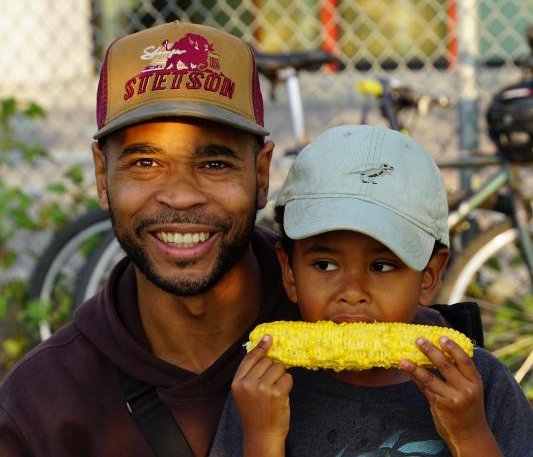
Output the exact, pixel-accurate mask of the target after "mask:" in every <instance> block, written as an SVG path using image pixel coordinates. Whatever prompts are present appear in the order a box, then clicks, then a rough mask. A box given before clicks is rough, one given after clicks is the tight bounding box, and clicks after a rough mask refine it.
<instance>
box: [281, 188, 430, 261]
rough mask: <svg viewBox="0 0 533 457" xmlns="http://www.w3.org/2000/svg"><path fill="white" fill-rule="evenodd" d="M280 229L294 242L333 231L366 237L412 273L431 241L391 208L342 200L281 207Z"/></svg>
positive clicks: (426, 257)
mask: <svg viewBox="0 0 533 457" xmlns="http://www.w3.org/2000/svg"><path fill="white" fill-rule="evenodd" d="M283 226H284V229H285V233H286V234H287V235H288V236H289V238H291V239H294V240H298V239H302V238H307V237H310V236H314V235H319V234H321V233H326V232H330V231H333V230H351V231H355V232H360V233H363V234H365V235H368V236H370V237H372V238H374V239H376V240H377V241H379V242H380V243H382V244H384V245H385V246H387V247H388V248H389V249H390V250H391V251H392V252H394V253H395V254H396V255H397V256H398V257H399V258H400V259H401V260H402V261H403V262H404V263H405V264H407V265H408V266H409V267H411V268H412V269H414V270H417V271H421V270H423V269H424V268H425V267H426V265H427V263H428V262H429V259H430V257H431V253H432V252H433V247H434V245H435V238H434V237H433V236H432V235H430V234H429V233H427V232H426V231H424V230H423V229H422V228H420V227H418V226H416V225H415V224H413V223H412V222H410V221H409V220H407V219H405V218H403V217H402V216H400V215H399V214H397V213H395V212H394V211H393V209H391V208H385V207H381V206H379V205H376V204H375V203H370V202H367V201H365V200H359V199H357V200H356V199H354V198H353V197H350V198H342V197H331V198H320V199H312V198H308V199H298V200H290V201H288V202H287V203H286V204H285V215H284V224H283Z"/></svg>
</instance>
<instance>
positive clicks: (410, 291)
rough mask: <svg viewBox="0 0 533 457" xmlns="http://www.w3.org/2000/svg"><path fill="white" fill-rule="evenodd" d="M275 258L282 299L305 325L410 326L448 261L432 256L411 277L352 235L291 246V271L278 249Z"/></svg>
mask: <svg viewBox="0 0 533 457" xmlns="http://www.w3.org/2000/svg"><path fill="white" fill-rule="evenodd" d="M278 257H279V260H280V263H281V265H282V270H283V281H284V285H285V289H286V290H287V294H288V296H289V298H290V299H291V300H292V301H294V302H297V303H298V304H299V307H300V311H301V314H302V318H303V320H305V321H309V322H316V321H319V320H332V321H334V322H374V321H378V322H411V321H412V319H413V316H414V314H415V311H416V306H417V305H419V304H420V305H428V304H430V303H431V299H432V298H433V295H434V293H435V291H436V288H437V286H438V283H439V281H440V275H441V273H442V269H443V268H444V265H445V263H446V262H445V260H447V254H446V259H442V258H440V257H441V256H439V255H437V256H433V257H432V259H431V260H430V263H429V265H428V267H427V268H426V269H425V270H424V271H415V270H412V269H411V268H409V267H408V266H407V265H405V264H404V263H403V262H402V261H401V260H400V259H399V258H398V257H397V256H396V255H395V254H393V253H392V251H390V250H389V249H388V248H386V247H385V246H384V245H383V244H381V243H380V242H378V241H376V240H374V239H373V238H370V237H369V236H366V235H363V234H361V233H357V232H351V231H334V232H328V233H325V234H322V235H317V236H314V237H310V238H306V239H303V240H298V241H295V243H294V250H293V257H292V265H289V259H288V258H287V255H286V254H285V252H284V251H282V250H281V248H278ZM439 259H440V260H444V262H443V265H442V266H441V265H440V263H441V262H439V261H438V260H439ZM437 263H439V265H436V264H437Z"/></svg>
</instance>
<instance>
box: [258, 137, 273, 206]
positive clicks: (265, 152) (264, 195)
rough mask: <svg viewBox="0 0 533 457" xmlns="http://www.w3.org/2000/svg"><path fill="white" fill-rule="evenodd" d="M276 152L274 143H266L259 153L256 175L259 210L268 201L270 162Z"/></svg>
mask: <svg viewBox="0 0 533 457" xmlns="http://www.w3.org/2000/svg"><path fill="white" fill-rule="evenodd" d="M273 151H274V142H272V141H270V140H268V141H265V144H264V145H263V147H262V148H261V149H260V150H259V151H258V152H257V157H256V163H255V167H256V175H257V201H256V204H257V209H262V208H264V207H265V206H266V204H267V201H268V185H269V182H270V162H271V160H272V153H273Z"/></svg>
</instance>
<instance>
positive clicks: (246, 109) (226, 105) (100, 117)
mask: <svg viewBox="0 0 533 457" xmlns="http://www.w3.org/2000/svg"><path fill="white" fill-rule="evenodd" d="M175 116H187V117H197V118H201V119H207V120H211V121H215V122H220V123H222V124H226V125H230V126H232V127H235V128H237V129H240V130H244V131H246V132H250V133H253V134H256V135H260V136H266V135H268V134H269V132H268V131H267V130H266V129H265V128H264V120H263V98H262V96H261V89H260V86H259V77H258V74H257V67H256V65H255V59H254V54H253V50H252V48H251V46H250V45H248V44H247V43H245V42H244V41H242V40H241V39H240V38H237V37H235V36H233V35H230V34H228V33H226V32H223V31H221V30H218V29H215V28H213V27H209V26H205V25H199V24H191V23H184V22H180V21H175V22H171V23H168V24H164V25H160V26H157V27H152V28H150V29H146V30H143V31H141V32H137V33H133V34H131V35H127V36H125V37H122V38H119V39H117V40H116V41H114V42H113V43H112V44H111V46H110V47H109V49H108V50H107V53H106V56H105V59H104V63H103V66H102V70H101V73H100V81H99V83H98V92H97V100H96V118H97V125H98V132H96V134H95V135H94V138H95V139H99V138H102V137H103V136H105V135H107V134H109V133H111V132H114V131H116V130H119V129H121V128H124V127H128V126H130V125H133V124H136V123H138V122H143V121H147V120H151V119H157V118H162V117H175Z"/></svg>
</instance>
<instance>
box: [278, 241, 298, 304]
mask: <svg viewBox="0 0 533 457" xmlns="http://www.w3.org/2000/svg"><path fill="white" fill-rule="evenodd" d="M276 254H277V255H278V261H279V264H280V266H281V279H282V281H283V287H284V288H285V292H287V296H288V297H289V300H290V301H292V302H294V303H298V293H297V292H296V285H295V282H294V274H293V272H292V268H291V265H290V259H289V256H288V255H287V253H286V252H285V250H284V249H283V248H282V247H281V243H279V242H278V243H276Z"/></svg>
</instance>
